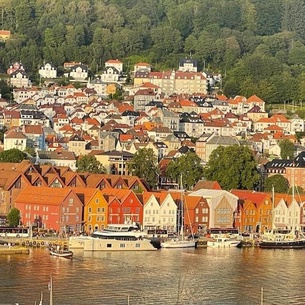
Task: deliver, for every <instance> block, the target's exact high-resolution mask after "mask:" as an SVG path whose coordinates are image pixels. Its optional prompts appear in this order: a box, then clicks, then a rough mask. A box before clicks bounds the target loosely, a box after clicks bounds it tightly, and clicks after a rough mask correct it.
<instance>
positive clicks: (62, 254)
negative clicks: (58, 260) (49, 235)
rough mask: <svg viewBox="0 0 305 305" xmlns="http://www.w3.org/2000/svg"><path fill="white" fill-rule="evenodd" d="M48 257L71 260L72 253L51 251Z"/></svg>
mask: <svg viewBox="0 0 305 305" xmlns="http://www.w3.org/2000/svg"><path fill="white" fill-rule="evenodd" d="M50 255H52V256H57V257H62V258H72V257H73V252H72V251H62V252H60V251H59V252H57V251H52V250H50Z"/></svg>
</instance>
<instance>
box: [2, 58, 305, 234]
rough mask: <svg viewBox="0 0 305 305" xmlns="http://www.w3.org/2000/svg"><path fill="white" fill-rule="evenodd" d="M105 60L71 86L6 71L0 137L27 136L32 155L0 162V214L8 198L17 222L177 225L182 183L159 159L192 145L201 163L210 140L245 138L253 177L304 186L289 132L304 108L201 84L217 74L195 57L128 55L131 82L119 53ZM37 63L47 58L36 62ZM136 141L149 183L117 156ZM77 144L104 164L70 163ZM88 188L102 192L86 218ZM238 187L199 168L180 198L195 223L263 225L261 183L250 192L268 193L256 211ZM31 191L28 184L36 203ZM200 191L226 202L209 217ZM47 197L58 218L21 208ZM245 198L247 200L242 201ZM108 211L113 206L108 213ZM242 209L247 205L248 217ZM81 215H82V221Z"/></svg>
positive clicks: (300, 128) (300, 123) (225, 143)
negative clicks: (88, 168) (286, 154)
mask: <svg viewBox="0 0 305 305" xmlns="http://www.w3.org/2000/svg"><path fill="white" fill-rule="evenodd" d="M79 66H83V65H82V64H81V63H75V62H72V63H66V67H67V69H69V70H70V71H76V70H77V69H78V68H79ZM50 67H51V68H50ZM105 67H106V68H105V70H104V72H103V74H102V75H100V78H99V81H98V82H96V81H91V80H90V79H87V80H86V78H87V77H84V79H83V85H82V86H77V85H76V84H75V82H73V81H71V82H70V84H68V85H59V84H57V83H56V82H53V83H45V85H43V86H40V87H36V86H32V85H31V84H30V83H28V85H27V86H23V84H22V83H20V84H19V85H18V84H17V83H15V85H14V89H13V92H12V93H13V102H12V101H11V102H9V101H7V100H5V99H1V101H0V105H1V113H0V128H1V130H2V131H3V132H4V137H3V143H2V149H3V150H5V151H7V150H10V149H18V150H21V151H25V150H27V149H29V148H31V149H32V150H33V151H34V152H35V156H33V157H32V160H31V162H29V161H27V162H29V163H22V164H24V166H25V164H26V166H25V167H24V169H20V170H17V168H19V167H21V168H22V166H21V164H20V165H17V164H15V165H13V164H6V163H2V165H1V166H2V168H1V177H3V179H2V184H1V186H0V187H1V190H2V198H3V199H2V202H1V204H0V211H1V216H2V217H3V218H5V217H6V215H7V214H8V213H9V211H10V209H11V208H13V207H17V208H18V209H19V210H20V211H21V215H22V223H24V224H27V225H29V224H32V223H35V224H36V225H38V226H42V227H50V226H51V227H52V228H53V229H54V228H55V229H56V230H58V231H60V230H63V228H64V227H66V226H70V230H71V231H81V230H83V229H85V230H86V231H92V230H93V229H95V228H101V227H103V226H104V225H105V224H107V223H113V222H116V221H118V222H122V221H127V220H130V221H131V220H133V221H137V222H140V223H141V224H142V226H144V227H151V226H158V227H162V228H164V227H166V228H167V229H169V230H171V231H177V223H178V222H177V218H178V209H179V203H178V202H177V201H176V202H175V199H173V198H176V199H177V200H178V199H179V198H180V199H179V200H180V201H181V192H179V190H178V189H179V188H180V185H179V181H177V180H175V179H170V178H169V177H168V176H167V175H166V169H167V166H168V164H169V163H170V161H172V160H177V159H179V157H181V156H183V155H185V154H187V153H188V152H193V153H195V154H196V155H197V156H198V157H199V158H200V160H201V164H202V166H205V165H206V164H207V163H208V162H209V159H210V156H211V154H212V153H213V151H214V150H216V149H217V148H218V147H220V146H222V147H229V146H232V145H237V146H241V145H243V146H247V147H249V148H250V149H251V151H252V152H253V155H254V156H256V157H257V160H258V161H259V167H260V168H261V173H262V174H263V175H264V178H266V177H268V176H272V175H274V174H280V175H283V176H284V177H285V178H286V179H287V180H288V181H289V183H290V185H292V181H294V183H295V185H296V186H299V187H301V188H303V189H304V188H305V182H304V181H303V180H304V179H303V178H302V177H303V176H304V175H303V171H305V163H304V161H303V160H304V157H303V154H304V149H302V146H301V145H302V144H303V143H304V142H303V141H304V139H302V138H301V139H300V140H299V142H298V140H297V136H296V135H297V134H298V133H299V134H302V132H304V120H302V119H301V118H300V117H298V116H297V115H294V116H292V117H287V116H286V115H285V113H274V114H269V113H268V112H266V109H265V108H266V107H265V106H266V105H265V101H263V100H262V99H261V98H260V97H259V96H258V95H252V96H248V97H245V96H235V97H233V98H228V97H226V96H225V95H223V94H217V93H216V91H215V90H214V91H213V90H212V92H214V93H211V92H208V88H210V91H211V88H215V86H216V85H217V84H219V82H220V80H221V75H213V74H209V75H208V74H206V73H204V72H198V71H197V62H196V61H195V60H191V59H188V60H181V61H179V67H178V69H177V70H172V71H169V72H158V73H157V72H152V71H151V66H150V65H149V64H147V63H142V62H140V63H137V64H136V65H135V66H134V70H133V73H132V84H126V82H125V80H124V77H123V76H124V71H123V64H122V62H120V61H119V60H117V59H116V60H109V61H107V62H106V63H105ZM14 68H16V69H17V70H15V72H17V74H18V73H19V72H20V71H19V70H20V69H21V68H22V64H20V63H15V64H14V65H12V66H11V67H9V69H8V72H7V73H14V72H12V69H14ZM48 69H51V70H49V72H46V71H47V70H48ZM18 71H19V72H18ZM52 71H53V72H54V71H55V72H56V69H55V68H52V66H51V65H49V64H45V66H44V69H43V70H42V71H41V73H48V74H47V76H48V77H50V75H51V72H52ZM20 75H24V74H22V73H21V74H20ZM44 76H46V75H44ZM12 80H13V77H11V81H12ZM117 90H121V91H122V92H123V95H122V100H115V99H113V98H111V96H112V95H113V94H115V93H116V91H117ZM284 139H285V140H288V141H290V142H291V143H293V144H295V156H294V161H293V165H292V160H281V157H280V156H281V148H280V145H279V143H280V142H281V141H283V140H284ZM143 148H146V149H151V150H152V151H153V153H154V155H155V156H156V159H157V161H158V169H159V173H158V182H157V185H156V188H155V189H151V188H150V187H149V186H148V185H147V183H146V181H145V180H143V179H140V178H138V177H134V176H130V173H129V171H128V167H127V164H128V162H129V161H130V160H131V159H132V158H133V157H134V155H135V154H136V153H137V152H139V150H141V149H143ZM83 156H94V157H95V158H96V159H97V160H98V161H99V162H100V163H101V164H102V165H103V166H104V167H105V169H106V174H104V175H102V174H101V175H97V174H90V173H87V174H80V173H77V160H78V159H79V158H81V157H83ZM279 160H280V161H279ZM13 168H14V169H13ZM292 169H293V170H292ZM202 178H203V179H204V177H202ZM114 181H115V182H114ZM202 183H203V184H202ZM54 187H55V188H59V189H60V192H62V194H61V195H60V194H59V193H58V196H59V197H60V198H59V199H58V200H53V199H52V200H50V198H53V197H50V195H47V194H52V192H53V191H52V188H54ZM73 188H74V189H73ZM214 188H216V189H214ZM13 189H14V191H13ZM15 189H16V190H15ZM89 189H91V191H89ZM209 189H212V190H211V191H209ZM127 190H129V193H128V191H127ZM16 191H17V194H15V195H14V193H15V192H16ZM229 191H230V190H229ZM86 192H88V194H87V193H86ZM96 192H97V193H98V194H99V196H100V198H102V197H103V198H104V199H103V200H101V201H102V202H104V205H105V206H104V207H99V212H98V213H97V214H99V213H102V214H101V215H100V216H99V218H94V220H93V218H92V217H93V216H92V215H93V214H94V215H96V213H93V212H92V208H88V209H87V208H86V204H88V203H86V202H85V201H84V198H87V199H88V200H89V198H91V199H92V196H95V195H94V194H96ZM124 192H125V193H124ZM126 192H127V193H126ZM211 192H212V193H211ZM234 192H235V193H236V194H237V195H236V194H234ZM240 192H246V193H242V195H241V194H240V193H239V190H236V191H232V192H228V191H225V190H222V189H221V187H220V185H219V184H218V183H217V182H215V183H210V182H209V181H206V180H203V181H202V182H200V181H199V182H198V183H197V184H196V185H193V187H192V188H191V190H190V193H189V194H187V198H191V199H186V200H189V201H190V202H189V209H191V210H192V212H191V214H192V215H193V219H192V222H191V223H192V226H195V227H194V228H195V230H196V231H198V230H199V229H204V230H206V229H207V228H209V227H211V226H221V227H222V226H229V227H231V226H236V227H239V228H240V229H241V230H246V231H257V230H258V227H259V230H264V228H267V227H270V224H271V214H270V213H271V212H270V211H271V210H270V209H271V197H270V194H268V193H262V194H264V195H260V196H263V197H264V196H265V197H266V196H267V197H268V196H269V197H268V198H269V199H266V200H267V201H268V208H267V206H266V211H265V208H264V209H261V208H259V206H260V204H261V203H260V202H261V201H259V200H260V199H258V198H260V197H259V195H258V194H259V193H255V195H254V197H255V199H253V200H252V199H251V200H252V201H251V200H250V199H249V200H250V202H252V203H251V204H250V202H248V198H250V197H251V198H252V195H251V194H252V192H253V191H252V190H250V191H240ZM89 193H90V194H89ZM119 193H120V195H119ZM33 194H35V196H36V195H37V196H38V197H37V201H35V202H36V203H34V199H33ZM39 194H40V195H39ZM78 194H83V195H82V198H83V200H80V199H77V198H78ZM86 194H87V195H86ZM128 194H129V195H128ZM130 194H132V195H130ZM166 194H171V195H170V197H171V198H172V199H171V200H172V201H171V202H172V203H171V206H172V208H173V209H171V210H169V211H167V212H161V210H160V209H162V204H163V203H162V202H163V200H165V199H164V198H166V196H167V195H166ZM245 194H246V195H245ZM70 195H71V196H72V195H73V196H72V197H73V201H75V200H76V201H77V202H78V204H77V207H76V206H74V205H73V206H74V208H75V211H74V212H73V213H76V214H75V218H73V219H74V220H73V221H74V222H73V223H70V220H69V221H67V222H66V223H65V221H64V219H69V217H66V216H65V215H61V216H60V217H59V215H60V214H62V213H59V210H60V207H61V206H62V205H63V204H64V202H65V201H66V199H67V198H68V197H69V196H70ZM67 196H68V197H67ZM118 196H120V198H121V199H120V200H119V202H118V201H117V200H118ZM125 196H127V197H128V196H133V199H131V200H132V202H134V201H135V200H136V201H137V202H138V206H137V207H133V208H132V207H131V206H128V207H126V208H123V209H122V210H121V208H120V207H121V206H123V205H124V204H125V203H123V202H125V201H124V200H125V198H127V197H125ZM192 196H195V197H198V198H196V199H194V198H193V197H192ZM208 196H212V197H213V196H215V198H218V199H215V200H216V203H215V207H217V208H219V209H223V211H225V214H226V215H222V216H223V217H220V218H221V219H219V220H218V221H215V215H214V214H213V213H215V212H212V211H213V209H212V206H211V202H210V201H209V200H208V199H207V198H208ZM219 196H220V197H219ZM285 196H287V195H280V199H279V202H281V200H283V202H284V204H282V208H284V206H285V207H286V208H285V209H286V210H285V211H286V212H285V213H286V214H287V213H288V214H289V209H290V207H291V205H294V204H296V205H297V206H298V207H299V211H300V213H299V214H298V215H299V218H298V219H299V220H298V223H299V224H300V225H301V224H302V223H303V221H302V219H303V218H302V217H303V216H301V215H302V211H303V210H302V201H296V202H295V203H294V202H291V200H290V201H289V200H288V201H287V199H285V198H286V197H285ZM49 197H50V198H49ZM256 197H257V198H256ZM35 198H36V197H35ZM47 198H49V199H47ZM123 198H124V199H123ZM150 198H154V199H150ZM161 198H163V199H161ZM200 198H201V199H200ZM220 198H223V199H220ZM91 199H90V200H91ZM35 200H36V199H35ZM71 200H72V199H71ZM113 200H114V201H115V202H116V203H112V204H113V205H114V206H116V208H115V207H113V210H116V209H117V212H109V211H111V209H112V208H111V202H112V201H113ZM147 200H148V201H149V200H153V202H154V204H153V203H152V205H156V210H154V211H151V212H145V211H144V210H143V209H144V207H145V204H146V201H147ZM179 200H178V201H179ZM201 200H203V201H201ZM240 200H242V201H243V200H244V202H243V203H241V202H240ZM257 200H258V201H257ZM266 200H265V201H266ZM47 202H48V203H47ZM130 202H131V201H130ZM47 204H50V205H51V206H53V205H54V207H53V208H52V209H51V208H50V209H51V210H52V211H53V212H54V211H57V212H58V213H57V218H56V219H53V220H52V221H51V220H50V221H49V217H50V216H48V215H47V214H48V213H46V214H45V215H44V214H43V213H42V214H43V215H41V212H39V213H35V212H33V213H32V212H30V210H31V209H32V208H34V211H35V209H36V211H41V209H42V211H44V212H47V211H51V210H49V209H48V208H47V206H46V205H47ZM250 207H252V208H251V209H254V210H255V211H256V212H255V211H254V210H253V211H252V212H251V214H247V213H248V212H243V211H244V210H245V209H248V208H250ZM264 207H265V206H264ZM133 209H134V210H133ZM68 210H69V208H68ZM76 210H77V211H78V212H76ZM113 210H112V211H113ZM31 211H32V210H31ZM89 211H91V212H92V213H93V214H92V215H91V212H89ZM102 211H103V212H102ZM118 211H120V212H118ZM127 211H129V212H127ZM135 211H137V212H135ZM53 212H52V213H53ZM146 213H147V214H150V213H151V214H154V213H155V214H156V215H159V214H160V213H161V214H164V213H165V214H166V215H168V216H167V218H166V217H165V218H166V219H167V220H165V218H164V219H160V217H159V216H158V217H154V216H148V215H146ZM216 213H217V212H216ZM249 213H250V212H249ZM260 213H262V214H260ZM112 214H113V216H111V215H112ZM288 214H287V215H288ZM73 215H74V214H73ZM114 215H119V216H115V217H116V218H114ZM128 215H129V216H128ZM247 215H252V216H254V215H256V216H255V217H251V219H248V218H247V217H246V216H247ZM265 216H266V217H265ZM58 217H59V218H58ZM94 217H95V216H94ZM89 218H90V221H89ZM76 219H78V220H77V221H76ZM145 219H146V221H145ZM48 221H49V222H48ZM281 221H282V220H281ZM287 221H288V220H287ZM290 222H291V221H290ZM60 223H62V225H60ZM84 223H86V224H87V225H86V226H85V227H84V225H83V224H84ZM191 223H189V224H188V225H189V226H190V225H191ZM285 223H287V222H285ZM288 223H289V221H288Z"/></svg>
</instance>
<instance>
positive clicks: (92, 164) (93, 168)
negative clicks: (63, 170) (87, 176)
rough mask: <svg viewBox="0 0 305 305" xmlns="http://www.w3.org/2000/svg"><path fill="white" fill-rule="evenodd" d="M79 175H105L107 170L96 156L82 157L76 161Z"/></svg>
mask: <svg viewBox="0 0 305 305" xmlns="http://www.w3.org/2000/svg"><path fill="white" fill-rule="evenodd" d="M76 167H77V172H78V173H94V174H105V173H106V172H107V171H106V168H105V167H104V165H103V164H101V163H100V162H99V161H98V160H97V159H96V158H95V157H94V156H82V157H80V158H79V159H78V160H77V161H76Z"/></svg>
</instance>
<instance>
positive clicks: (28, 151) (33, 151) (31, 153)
mask: <svg viewBox="0 0 305 305" xmlns="http://www.w3.org/2000/svg"><path fill="white" fill-rule="evenodd" d="M24 151H25V152H27V153H28V154H30V155H31V156H32V157H36V150H35V148H33V147H27V148H26V149H25V150H24Z"/></svg>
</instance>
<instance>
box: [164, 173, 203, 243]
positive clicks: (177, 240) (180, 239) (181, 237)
mask: <svg viewBox="0 0 305 305" xmlns="http://www.w3.org/2000/svg"><path fill="white" fill-rule="evenodd" d="M180 178H181V234H180V235H179V236H178V237H177V238H173V239H171V240H167V241H165V242H162V243H161V248H196V247H197V241H195V240H194V234H193V232H191V233H192V234H191V236H192V238H191V239H186V238H185V237H184V193H183V190H182V176H181V177H180Z"/></svg>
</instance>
